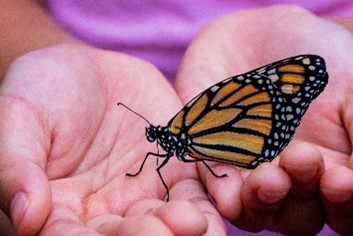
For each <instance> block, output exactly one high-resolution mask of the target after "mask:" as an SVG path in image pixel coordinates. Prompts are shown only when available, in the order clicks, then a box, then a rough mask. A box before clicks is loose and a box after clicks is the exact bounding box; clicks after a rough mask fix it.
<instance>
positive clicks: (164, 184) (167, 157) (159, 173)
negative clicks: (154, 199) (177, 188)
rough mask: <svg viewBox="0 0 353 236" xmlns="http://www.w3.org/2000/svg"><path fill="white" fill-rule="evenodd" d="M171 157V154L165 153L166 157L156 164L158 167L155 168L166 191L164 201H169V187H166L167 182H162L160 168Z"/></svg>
mask: <svg viewBox="0 0 353 236" xmlns="http://www.w3.org/2000/svg"><path fill="white" fill-rule="evenodd" d="M171 157H172V156H171V155H167V156H166V158H165V159H164V160H163V162H162V164H160V165H159V166H158V168H157V173H158V175H159V178H160V179H161V181H162V184H163V186H164V188H165V190H166V192H167V194H166V195H167V198H166V202H168V201H169V188H168V186H167V184H166V183H165V182H164V179H163V176H162V174H161V172H160V170H161V169H162V167H163V166H165V164H167V162H168V161H169V159H170V158H171Z"/></svg>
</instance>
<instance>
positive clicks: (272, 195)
mask: <svg viewBox="0 0 353 236" xmlns="http://www.w3.org/2000/svg"><path fill="white" fill-rule="evenodd" d="M286 194H287V192H269V191H266V190H263V189H262V188H260V189H259V190H258V192H257V196H258V198H259V199H260V201H261V202H262V203H265V204H276V203H278V202H280V201H281V200H282V199H283V198H284V197H285V196H286Z"/></svg>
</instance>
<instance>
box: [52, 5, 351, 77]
mask: <svg viewBox="0 0 353 236" xmlns="http://www.w3.org/2000/svg"><path fill="white" fill-rule="evenodd" d="M278 3H292V4H295V5H298V6H302V7H304V8H307V9H309V10H311V11H312V12H314V13H316V14H318V15H341V16H352V15H353V1H350V0H333V1H330V0H315V1H304V0H303V1H295V0H282V1H280V0H239V1H234V0H203V1H200V0H188V1H184V0H169V1H163V0H135V1H130V0H104V1H96V0H48V9H49V11H50V12H51V14H52V15H53V16H54V17H55V18H56V19H57V21H59V22H60V23H61V24H62V25H63V26H64V27H66V29H67V30H69V31H70V32H72V33H73V34H75V35H76V36H78V37H79V38H81V39H83V40H85V41H87V42H90V43H92V44H93V45H96V46H98V47H102V48H105V49H111V50H116V51H120V52H125V53H128V54H130V55H134V56H137V57H140V58H144V59H146V60H148V61H150V62H152V63H153V64H155V65H156V66H157V67H158V68H159V69H160V70H161V71H162V72H163V73H164V74H165V75H166V76H167V78H168V79H169V80H170V81H173V80H174V76H175V73H176V70H177V68H178V66H179V63H180V60H181V58H182V56H183V53H184V51H185V49H186V47H187V45H188V44H189V43H190V41H191V39H192V38H193V37H194V36H195V34H196V33H197V32H198V31H199V30H200V28H201V27H202V26H203V25H205V24H206V23H207V22H209V21H210V20H212V19H213V18H215V17H217V16H220V15H223V14H227V13H230V12H232V11H236V10H241V9H249V8H258V7H263V6H270V5H273V4H278Z"/></svg>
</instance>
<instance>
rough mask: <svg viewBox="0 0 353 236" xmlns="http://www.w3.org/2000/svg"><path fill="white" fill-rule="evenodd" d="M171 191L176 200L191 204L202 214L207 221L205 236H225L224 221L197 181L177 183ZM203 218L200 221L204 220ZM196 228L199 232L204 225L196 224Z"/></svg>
mask: <svg viewBox="0 0 353 236" xmlns="http://www.w3.org/2000/svg"><path fill="white" fill-rule="evenodd" d="M207 171H208V170H207ZM212 177H214V176H212ZM171 190H172V192H173V195H174V197H175V199H176V200H183V201H188V202H191V203H192V204H194V205H195V206H196V207H197V208H198V209H199V211H201V212H202V214H203V215H204V217H205V218H206V221H207V233H206V235H226V227H225V224H224V221H223V219H222V217H221V216H220V215H219V213H218V212H217V210H216V208H215V206H214V205H213V204H212V203H211V201H210V200H209V198H208V196H207V192H205V189H204V187H203V186H202V185H201V183H200V182H199V181H196V180H192V179H188V180H184V181H179V182H178V183H177V184H175V185H174V186H173V188H172V189H171ZM204 217H203V218H202V219H205V218H204ZM200 219H201V218H200ZM198 226H199V227H200V228H199V230H201V229H202V228H203V226H204V223H202V224H201V223H198Z"/></svg>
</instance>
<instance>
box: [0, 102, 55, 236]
mask: <svg viewBox="0 0 353 236" xmlns="http://www.w3.org/2000/svg"><path fill="white" fill-rule="evenodd" d="M0 114H6V115H3V116H1V118H0V150H1V152H0V186H1V188H0V205H1V208H2V209H3V210H4V212H5V213H6V214H8V215H9V216H10V217H11V219H12V223H13V224H14V227H15V228H16V230H17V233H18V234H20V235H21V234H24V233H26V234H28V235H32V234H35V233H37V232H38V231H39V229H40V228H41V227H42V225H43V223H44V221H45V219H46V217H47V216H48V214H49V211H50V205H51V198H50V187H49V183H48V180H47V178H46V176H45V173H44V171H43V169H44V166H45V160H46V159H45V157H46V150H47V149H46V143H45V141H44V140H45V138H44V137H43V129H42V127H41V126H40V122H39V121H38V119H37V117H36V115H35V114H34V113H33V112H32V111H31V110H30V109H29V108H28V106H27V105H26V104H24V103H23V102H20V101H19V100H16V99H15V98H14V99H4V100H2V101H1V102H0Z"/></svg>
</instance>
